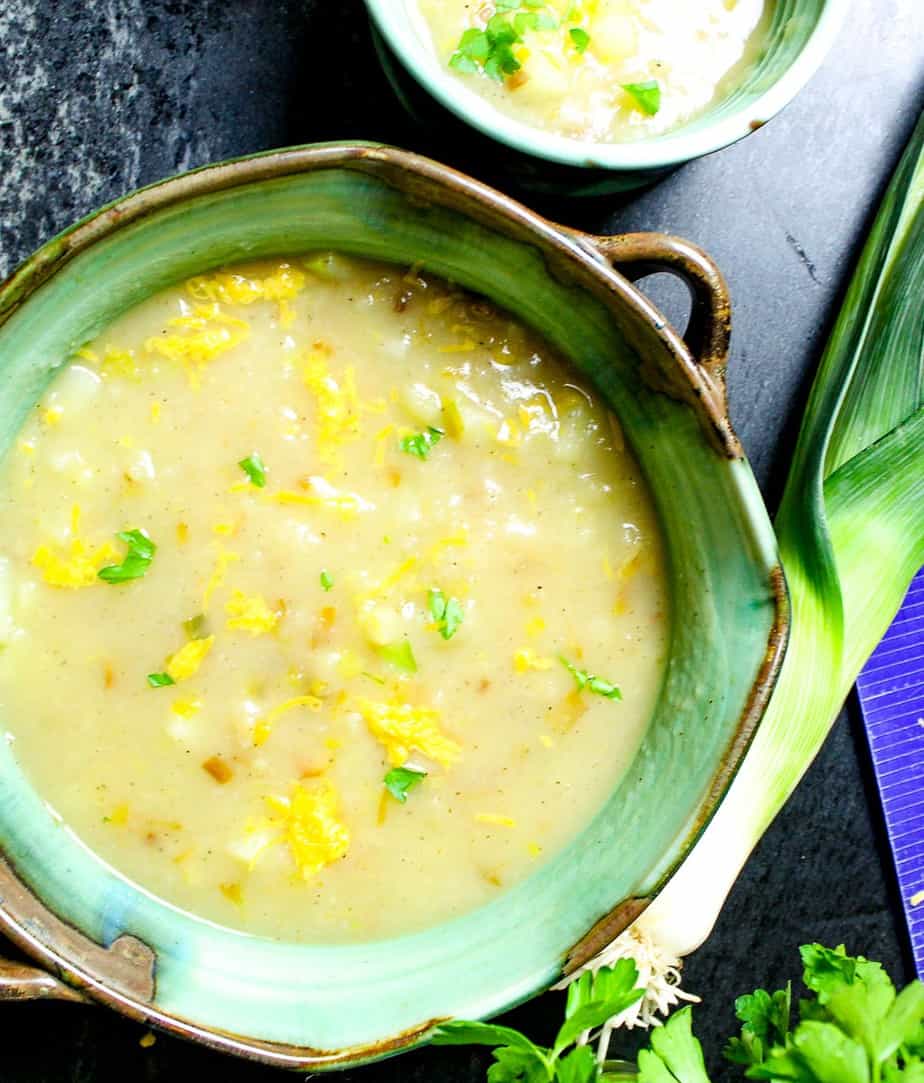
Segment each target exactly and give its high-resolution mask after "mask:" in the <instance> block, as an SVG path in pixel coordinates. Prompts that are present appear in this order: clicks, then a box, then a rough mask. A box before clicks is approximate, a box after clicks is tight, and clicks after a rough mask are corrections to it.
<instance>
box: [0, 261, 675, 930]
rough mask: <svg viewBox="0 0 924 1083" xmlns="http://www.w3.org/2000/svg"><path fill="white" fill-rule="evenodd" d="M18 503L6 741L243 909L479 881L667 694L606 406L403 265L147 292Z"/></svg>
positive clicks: (525, 341)
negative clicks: (148, 295)
mask: <svg viewBox="0 0 924 1083" xmlns="http://www.w3.org/2000/svg"><path fill="white" fill-rule="evenodd" d="M0 505H2V513H0V555H2V559H0V584H2V599H3V600H2V606H0V639H2V642H3V644H4V648H3V650H2V651H0V710H2V714H0V718H2V719H3V725H4V727H5V728H6V729H7V730H8V739H9V741H10V742H12V747H13V751H14V755H15V756H16V758H17V760H18V762H19V763H20V764H21V765H22V767H23V768H24V769H25V771H26V772H27V773H28V775H29V776H30V778H31V780H32V781H33V783H34V785H35V787H36V788H37V790H38V792H39V793H40V794H41V795H42V796H43V798H44V799H45V800H47V802H48V804H49V805H50V807H51V808H52V809H53V810H54V812H55V813H56V814H57V815H58V816H59V817H60V818H61V821H62V824H63V825H64V828H65V829H70V830H73V831H74V832H76V834H77V835H78V836H79V837H80V838H81V839H82V840H83V841H84V842H85V843H86V844H87V845H88V846H89V847H90V848H91V849H92V850H94V851H95V852H96V853H98V854H99V855H101V856H102V857H103V858H104V859H105V860H107V861H108V862H110V863H111V865H112V866H114V867H115V868H116V869H118V870H119V871H121V872H122V873H124V874H125V875H126V876H128V877H129V878H131V879H133V880H135V881H136V882H137V883H139V884H141V885H143V886H144V887H145V888H147V889H149V890H150V891H152V892H154V893H156V894H157V895H159V896H161V897H162V898H164V899H167V900H169V901H170V902H172V903H174V904H176V905H178V906H180V907H183V908H185V909H187V910H189V911H191V912H193V913H195V914H198V915H201V916H204V917H207V918H210V919H213V920H214V921H216V922H220V923H223V924H225V925H228V926H232V927H235V928H238V929H242V930H245V931H248V932H253V933H260V934H267V935H270V936H273V937H280V938H285V939H289V940H300V941H315V942H331V941H344V940H357V939H364V938H370V937H380V936H384V935H388V934H395V933H399V932H402V931H406V930H409V929H414V928H419V927H422V926H425V925H427V924H430V923H433V922H437V921H440V920H443V919H446V918H449V917H451V916H453V915H456V914H459V913H461V912H464V911H466V910H468V909H470V908H472V907H475V906H477V905H479V904H481V903H484V902H486V901H487V900H490V899H491V898H492V897H494V896H495V895H496V894H497V893H498V892H500V891H502V890H503V889H504V888H505V887H507V886H508V885H510V884H512V883H514V882H515V881H516V880H518V879H519V878H521V877H523V876H524V875H526V874H528V873H529V871H530V870H532V869H535V868H536V867H537V865H538V864H539V863H541V862H543V861H545V860H547V859H548V858H549V857H550V856H551V855H554V854H555V852H556V851H557V850H558V849H559V848H560V847H562V846H563V845H565V844H566V843H567V842H568V840H569V839H571V838H572V837H573V836H574V835H575V834H576V832H578V831H579V830H580V829H581V828H582V827H583V826H584V825H585V824H586V823H587V822H588V821H589V820H590V818H591V817H592V816H593V814H594V813H595V812H596V811H597V810H598V809H599V808H600V807H601V805H602V803H603V802H604V800H605V799H606V797H607V795H608V794H609V793H610V792H611V790H612V788H613V786H614V784H615V782H616V781H617V780H618V779H619V777H620V775H621V774H622V773H623V771H624V770H625V769H626V767H627V765H628V764H629V762H630V761H631V758H632V756H633V754H634V752H635V750H636V748H637V746H638V744H639V741H640V739H641V736H642V734H643V731H644V729H645V726H646V721H647V719H648V717H649V714H650V712H651V710H652V707H653V704H654V701H655V697H656V696H657V693H658V690H659V684H660V680H661V674H662V670H663V665H664V657H665V650H666V640H667V627H668V615H667V609H666V606H667V602H666V598H665V586H664V579H663V574H662V554H661V548H660V541H659V534H658V527H657V524H656V520H655V516H654V513H653V510H652V505H651V502H650V499H649V495H648V493H647V491H646V488H645V485H644V484H643V482H642V480H641V478H640V475H639V471H638V468H637V466H636V464H635V462H634V461H633V459H632V456H631V455H630V454H629V452H628V451H627V449H626V448H625V446H624V444H623V441H622V439H621V437H620V433H619V429H618V426H617V425H616V424H615V423H614V420H613V419H612V418H611V417H610V416H609V415H608V414H607V412H606V411H605V410H604V409H603V407H602V406H601V404H600V402H599V401H598V400H597V399H596V398H595V396H594V395H593V394H592V393H591V392H590V390H589V389H588V388H587V386H586V385H585V384H584V383H583V382H582V381H580V380H578V379H576V377H575V375H574V373H573V372H571V371H570V370H569V369H568V368H566V367H565V366H564V365H563V364H562V362H561V360H560V359H558V358H557V357H556V356H555V355H554V354H553V353H552V351H551V350H550V349H549V348H548V347H547V346H546V345H545V344H544V343H543V342H542V341H540V340H538V339H537V338H536V337H535V336H534V335H533V334H531V333H530V332H529V331H527V330H525V329H524V328H523V327H522V326H520V325H519V324H517V323H516V322H514V321H512V320H511V318H510V317H509V316H508V315H506V314H505V313H503V312H500V311H498V310H496V309H495V308H493V307H492V306H491V305H489V304H488V303H486V302H485V301H483V300H480V299H478V298H476V297H472V296H470V295H467V294H465V293H463V292H462V291H461V290H458V289H456V288H454V287H452V286H451V285H449V284H447V283H445V282H442V281H439V280H435V279H433V278H430V277H427V276H424V275H422V274H419V273H417V272H415V271H414V270H411V271H407V270H403V269H396V268H394V267H391V266H384V265H376V264H371V263H365V262H360V261H354V260H348V259H346V258H344V257H341V256H337V255H327V254H324V255H311V256H306V257H304V258H297V259H295V258H293V259H290V260H288V261H270V262H266V263H260V264H253V265H248V266H239V267H236V268H233V269H231V270H228V271H221V272H218V273H213V274H209V275H205V276H202V277H198V278H194V279H192V280H190V281H188V282H186V283H184V284H182V285H181V286H179V287H177V288H175V289H169V290H167V291H165V292H163V293H161V294H159V295H157V296H155V297H153V298H151V299H150V300H148V301H146V302H145V303H144V304H142V305H140V306H139V307H137V308H136V309H134V310H132V311H130V312H128V313H127V314H126V315H124V316H123V317H122V318H120V319H119V320H117V321H116V322H115V323H114V324H113V325H112V326H110V327H109V328H108V329H107V330H106V331H105V332H104V333H103V334H102V335H101V336H100V337H99V339H98V340H96V341H95V342H91V343H88V344H87V345H86V346H85V347H84V348H83V349H81V350H80V351H79V352H78V354H77V356H76V357H75V358H73V360H72V361H71V363H70V364H68V365H67V366H66V367H65V368H64V369H63V371H61V372H60V373H59V374H58V375H57V377H56V379H55V380H54V381H53V382H52V384H51V385H50V387H49V389H48V391H47V393H46V394H45V396H44V398H43V400H42V401H41V402H40V403H39V404H38V406H36V408H35V409H34V411H33V412H32V415H31V417H30V418H29V420H28V422H27V423H26V424H25V426H24V428H23V429H22V431H21V433H20V434H19V436H18V438H17V439H16V441H15V443H14V445H13V446H12V447H11V448H10V450H9V452H8V454H7V457H6V459H5V461H4V464H3V470H2V478H0ZM629 844H630V843H629Z"/></svg>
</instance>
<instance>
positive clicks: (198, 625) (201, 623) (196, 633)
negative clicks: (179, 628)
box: [183, 613, 205, 639]
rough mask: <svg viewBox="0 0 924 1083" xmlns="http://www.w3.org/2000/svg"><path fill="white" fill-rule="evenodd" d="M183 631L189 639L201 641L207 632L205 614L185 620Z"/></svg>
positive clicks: (198, 614)
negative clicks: (203, 634)
mask: <svg viewBox="0 0 924 1083" xmlns="http://www.w3.org/2000/svg"><path fill="white" fill-rule="evenodd" d="M183 631H184V632H185V633H186V638H187V639H201V638H202V633H203V632H204V631H205V614H204V613H197V614H196V615H195V616H194V617H190V618H189V619H188V620H184V621H183Z"/></svg>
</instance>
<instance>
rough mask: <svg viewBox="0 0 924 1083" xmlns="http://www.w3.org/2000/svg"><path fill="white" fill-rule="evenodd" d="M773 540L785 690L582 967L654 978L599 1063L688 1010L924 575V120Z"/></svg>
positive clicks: (829, 358) (812, 403)
mask: <svg viewBox="0 0 924 1083" xmlns="http://www.w3.org/2000/svg"><path fill="white" fill-rule="evenodd" d="M776 530H777V535H778V538H779V545H780V554H781V559H782V563H783V568H784V571H785V573H786V578H787V581H788V584H789V590H790V596H791V603H792V631H791V638H790V643H789V648H788V651H787V654H786V658H785V660H784V662H783V666H782V669H781V673H780V677H779V681H778V684H777V686H776V688H775V690H774V692H773V695H772V697H771V700H770V703H769V705H768V709H767V712H766V715H765V717H764V719H763V721H762V722H761V724H760V726H759V727H758V731H757V735H756V737H755V738H754V742H753V744H752V745H751V748H750V750H749V751H748V753H747V756H746V757H745V760H744V762H743V764H742V766H741V769H740V770H739V772H738V774H737V776H736V778H735V780H734V782H733V783H732V785H731V788H730V789H729V792H728V794H727V795H726V797H725V799H724V800H723V802H722V803H721V805H720V806H719V809H718V811H717V812H716V814H715V816H714V817H713V819H712V820H711V822H710V823H709V825H708V826H707V828H706V830H705V831H704V833H703V834H702V836H701V837H700V839H699V840H698V842H697V843H696V845H695V846H694V848H693V850H692V851H691V853H690V854H689V856H688V857H687V858H686V860H685V861H684V863H683V864H682V865H681V867H680V868H679V869H678V870H677V872H676V873H675V874H674V875H673V877H672V878H671V879H670V880H669V881H668V883H667V884H666V885H665V887H664V889H663V890H662V891H661V893H660V894H659V895H658V896H657V897H656V898H655V899H654V901H653V902H652V904H651V905H650V907H649V908H648V909H647V910H646V911H645V912H644V913H643V914H642V915H641V916H640V917H639V918H638V919H637V921H636V922H635V923H634V924H633V926H631V927H630V928H629V929H627V930H626V931H625V932H624V933H623V934H622V935H621V936H620V937H618V938H617V940H616V941H615V942H614V943H613V944H611V945H610V946H609V947H608V948H607V949H605V950H604V951H603V952H601V953H600V955H598V956H597V957H596V958H595V959H593V960H591V962H590V963H588V964H587V965H586V966H585V967H582V968H581V971H583V970H585V969H591V970H593V971H596V970H598V969H599V968H600V967H601V966H604V965H609V964H611V963H612V962H613V961H614V960H615V959H617V958H620V957H622V956H625V955H628V956H630V957H632V958H635V959H636V960H637V961H638V965H639V971H640V974H645V975H650V976H649V977H648V981H647V989H646V996H645V998H644V999H643V1001H641V1002H640V1003H639V1004H638V1005H636V1006H634V1007H633V1008H632V1009H631V1010H630V1011H629V1012H627V1013H623V1015H622V1016H621V1017H618V1018H616V1019H612V1020H610V1021H609V1023H608V1024H607V1025H606V1027H605V1028H604V1031H603V1034H602V1036H601V1041H600V1046H599V1052H598V1055H599V1056H600V1057H601V1059H602V1056H603V1055H604V1054H605V1049H606V1044H607V1041H608V1036H609V1032H610V1031H611V1029H612V1028H613V1027H614V1026H617V1025H626V1024H628V1025H630V1026H631V1025H635V1024H638V1023H641V1024H642V1025H649V1024H651V1023H656V1022H657V1014H658V1013H662V1014H663V1012H664V1011H665V1009H666V1008H670V1007H672V1006H673V1005H674V1004H675V1003H676V1002H677V1000H678V999H679V997H682V996H683V994H680V993H679V991H678V990H677V987H676V985H677V980H678V978H677V967H678V965H679V960H680V959H681V958H682V957H683V956H684V955H687V954H689V953H690V952H691V951H693V950H694V949H695V948H697V947H699V945H700V944H701V943H702V942H703V941H704V940H705V939H706V938H707V936H708V935H709V933H710V932H711V930H712V927H713V925H714V924H715V921H716V919H717V917H718V915H719V912H720V910H721V908H722V905H723V903H724V901H725V898H726V896H727V894H728V892H729V891H730V889H731V887H732V884H733V883H734V881H735V879H736V878H737V876H738V873H739V872H740V870H741V868H742V866H743V865H744V863H745V861H746V860H747V858H748V856H749V855H750V853H751V851H752V849H753V848H754V846H755V845H756V843H757V841H758V840H759V839H760V837H761V835H762V834H763V833H764V832H765V831H766V829H767V828H768V827H769V825H770V823H771V822H772V820H773V819H774V817H775V816H776V814H777V813H778V812H779V810H780V809H781V808H782V806H783V805H784V803H785V802H786V800H787V798H788V797H789V795H790V794H791V793H792V791H793V789H794V788H795V786H796V785H797V783H798V782H799V780H800V779H801V777H802V775H803V774H804V772H805V770H806V769H807V768H808V766H809V764H810V763H811V762H812V760H813V759H814V757H815V755H816V753H817V752H818V750H819V749H820V747H821V745H822V742H823V741H824V739H825V737H826V736H827V734H828V731H829V729H830V727H831V725H832V724H833V722H834V720H835V719H836V718H837V715H838V714H839V712H840V710H841V707H842V706H843V703H844V700H845V699H846V697H847V695H848V693H849V692H850V689H851V687H852V685H853V682H854V680H855V679H856V676H857V674H858V673H859V671H860V669H861V668H862V666H863V664H864V663H865V661H866V659H867V658H868V657H869V655H870V654H871V653H872V651H873V650H874V648H875V647H876V645H877V643H878V642H879V640H880V639H881V638H882V635H883V634H884V633H885V631H886V629H887V628H888V626H889V624H890V622H891V621H892V619H893V617H894V616H895V613H896V612H897V610H898V608H899V606H900V605H901V602H902V599H903V598H904V595H905V593H906V592H907V589H908V586H909V584H910V582H911V579H912V578H913V576H914V575H915V573H916V572H917V570H918V569H919V568H920V567H921V565H922V564H924V115H922V117H921V118H920V119H919V121H918V124H917V127H916V129H915V132H914V134H913V136H912V138H911V142H910V144H909V146H908V148H907V150H906V152H905V155H904V156H903V158H902V161H901V163H900V164H899V166H898V169H897V171H896V173H895V176H894V177H893V179H892V182H891V185H890V187H889V190H888V192H887V194H886V196H885V199H884V201H883V204H882V207H881V208H880V211H879V214H878V216H877V219H876V222H875V224H874V226H873V229H872V232H871V234H870V237H869V240H868V241H867V244H866V246H865V248H864V251H863V253H862V256H861V259H860V263H859V266H858V268H857V271H856V273H855V276H854V278H853V281H852V283H851V285H850V288H849V290H848V293H847V296H846V298H845V301H844V305H843V308H842V310H841V313H840V316H839V318H838V321H837V324H836V325H835V328H834V331H833V333H832V336H831V339H830V341H829V343H828V346H827V349H826V351H825V353H824V356H823V358H822V361H821V365H820V367H819V370H818V373H817V376H816V378H815V381H814V384H813V387H812V391H811V395H810V398H809V402H808V405H807V408H806V414H805V417H804V420H803V424H802V428H801V431H800V434H799V440H798V443H797V445H796V451H795V456H794V460H793V464H792V467H791V470H790V474H789V478H788V481H787V485H786V489H785V492H784V495H783V499H782V502H781V505H780V509H779V513H778V515H777V518H776ZM652 959H655V960H658V965H656V966H654V967H652V966H651V962H652ZM578 973H580V971H579V972H578ZM574 977H576V974H573V975H571V976H569V978H568V979H567V980H566V982H565V983H563V984H568V982H570V981H571V980H573V978H574Z"/></svg>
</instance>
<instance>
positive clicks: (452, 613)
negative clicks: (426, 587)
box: [427, 588, 465, 639]
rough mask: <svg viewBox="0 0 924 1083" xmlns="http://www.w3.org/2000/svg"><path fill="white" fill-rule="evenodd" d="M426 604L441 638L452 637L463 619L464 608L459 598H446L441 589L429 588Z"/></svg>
mask: <svg viewBox="0 0 924 1083" xmlns="http://www.w3.org/2000/svg"><path fill="white" fill-rule="evenodd" d="M427 606H428V608H429V610H430V616H431V617H433V620H434V621H435V622H436V626H437V630H438V631H439V633H440V635H441V636H442V637H443V639H452V637H453V636H454V635H455V634H456V632H458V630H459V628H460V627H461V625H462V621H463V620H465V610H464V609H463V608H462V603H461V602H460V601H459V599H458V598H447V597H446V595H445V594H444V593H443V592H442V591H441V590H436V589H435V588H431V590H430V592H429V594H428V595H427Z"/></svg>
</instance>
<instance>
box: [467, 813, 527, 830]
mask: <svg viewBox="0 0 924 1083" xmlns="http://www.w3.org/2000/svg"><path fill="white" fill-rule="evenodd" d="M475 819H476V820H477V821H478V823H480V824H493V825H494V826H495V827H516V826H517V822H516V820H514V819H513V817H511V816H502V815H501V814H500V813H499V812H476V813H475Z"/></svg>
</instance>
